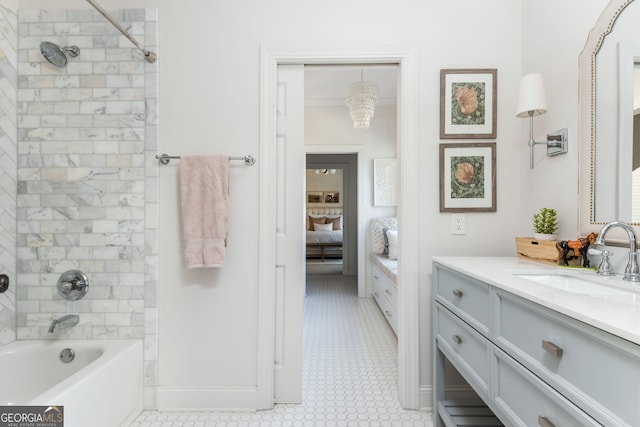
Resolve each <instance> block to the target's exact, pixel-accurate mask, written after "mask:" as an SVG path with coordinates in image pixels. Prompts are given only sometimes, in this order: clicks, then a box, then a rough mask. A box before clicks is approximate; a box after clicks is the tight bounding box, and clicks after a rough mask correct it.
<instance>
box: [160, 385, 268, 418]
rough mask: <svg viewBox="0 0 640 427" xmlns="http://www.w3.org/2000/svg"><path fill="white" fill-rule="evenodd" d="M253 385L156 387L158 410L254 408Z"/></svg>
mask: <svg viewBox="0 0 640 427" xmlns="http://www.w3.org/2000/svg"><path fill="white" fill-rule="evenodd" d="M256 397H257V390H256V388H255V387H250V388H242V387H167V386H163V387H157V403H158V410H159V411H211V410H215V411H229V412H231V411H233V412H253V411H255V410H256Z"/></svg>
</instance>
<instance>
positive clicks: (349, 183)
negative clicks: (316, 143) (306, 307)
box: [305, 154, 358, 276]
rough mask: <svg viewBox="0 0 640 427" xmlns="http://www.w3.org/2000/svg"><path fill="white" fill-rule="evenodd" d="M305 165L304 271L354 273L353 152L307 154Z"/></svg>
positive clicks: (355, 160) (355, 176) (355, 205)
mask: <svg viewBox="0 0 640 427" xmlns="http://www.w3.org/2000/svg"><path fill="white" fill-rule="evenodd" d="M306 164H307V170H306V194H305V196H306V200H305V209H306V215H307V219H306V221H307V223H306V239H305V242H306V245H305V246H306V257H305V259H306V267H307V268H306V271H307V274H340V275H346V276H357V275H358V262H357V261H358V157H357V154H307V156H306Z"/></svg>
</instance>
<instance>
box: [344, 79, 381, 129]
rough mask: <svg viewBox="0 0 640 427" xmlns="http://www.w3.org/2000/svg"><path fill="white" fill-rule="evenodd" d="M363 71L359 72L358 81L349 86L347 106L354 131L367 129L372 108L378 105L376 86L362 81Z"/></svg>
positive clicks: (371, 115)
mask: <svg viewBox="0 0 640 427" xmlns="http://www.w3.org/2000/svg"><path fill="white" fill-rule="evenodd" d="M363 74H364V71H360V81H359V82H356V83H352V84H351V85H349V94H348V95H347V106H348V107H349V113H350V114H351V120H353V127H354V128H355V129H369V123H370V122H371V118H372V117H373V108H374V106H375V105H376V104H377V103H378V85H376V84H375V83H373V82H365V81H364V76H363Z"/></svg>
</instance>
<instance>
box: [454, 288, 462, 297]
mask: <svg viewBox="0 0 640 427" xmlns="http://www.w3.org/2000/svg"><path fill="white" fill-rule="evenodd" d="M453 295H455V296H457V297H458V298H460V297H462V295H463V292H462V291H461V290H460V289H456V290H454V291H453Z"/></svg>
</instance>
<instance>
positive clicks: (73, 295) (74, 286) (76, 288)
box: [58, 270, 89, 301]
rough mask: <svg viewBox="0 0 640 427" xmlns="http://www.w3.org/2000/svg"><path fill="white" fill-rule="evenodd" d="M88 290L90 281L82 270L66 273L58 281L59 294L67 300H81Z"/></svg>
mask: <svg viewBox="0 0 640 427" xmlns="http://www.w3.org/2000/svg"><path fill="white" fill-rule="evenodd" d="M88 290H89V279H87V276H85V274H84V273H83V272H82V271H80V270H69V271H65V272H64V273H62V275H61V276H60V279H58V292H59V293H60V295H62V297H63V298H64V299H66V300H69V301H76V300H79V299H80V298H82V297H83V296H85V295H86V293H87V291H88Z"/></svg>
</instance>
